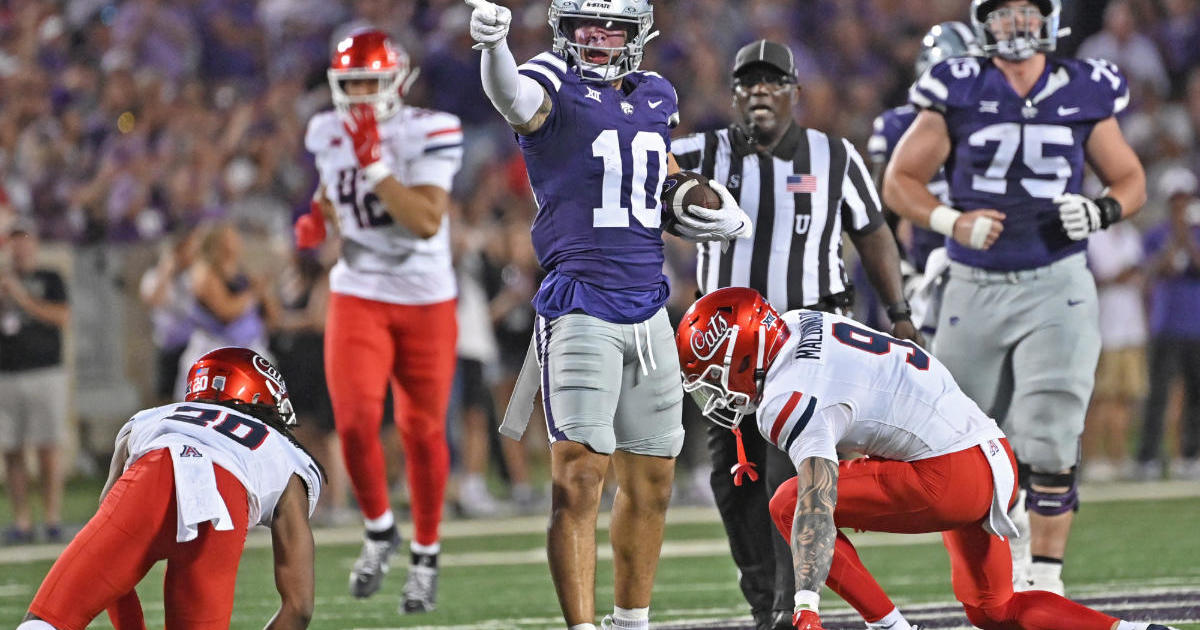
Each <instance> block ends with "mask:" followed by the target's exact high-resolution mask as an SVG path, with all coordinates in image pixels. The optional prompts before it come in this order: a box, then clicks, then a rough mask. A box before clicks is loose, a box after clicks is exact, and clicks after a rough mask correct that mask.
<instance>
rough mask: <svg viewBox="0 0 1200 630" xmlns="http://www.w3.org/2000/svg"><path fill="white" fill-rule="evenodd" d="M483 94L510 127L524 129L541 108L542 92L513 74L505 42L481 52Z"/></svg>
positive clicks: (535, 84)
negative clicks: (520, 126) (515, 126)
mask: <svg viewBox="0 0 1200 630" xmlns="http://www.w3.org/2000/svg"><path fill="white" fill-rule="evenodd" d="M480 73H481V75H482V78H483V91H484V93H485V94H487V96H488V99H489V100H491V101H492V105H493V106H495V108H496V111H498V112H500V115H501V116H504V120H507V121H508V122H509V124H512V125H524V124H525V123H527V122H529V121H530V120H533V115H534V114H536V113H537V111H538V109H539V108H540V107H541V106H542V101H544V100H545V98H546V90H545V89H543V88H542V86H541V85H540V84H539V83H538V82H537V81H534V80H533V79H531V78H529V77H527V76H522V75H521V74H520V73H518V72H517V61H516V59H514V58H513V55H512V51H510V50H509V49H508V43H507V42H500V44H499V45H497V46H496V47H495V48H487V49H484V51H483V63H482V65H481V66H480Z"/></svg>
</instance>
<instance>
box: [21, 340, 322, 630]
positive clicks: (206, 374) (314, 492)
mask: <svg viewBox="0 0 1200 630" xmlns="http://www.w3.org/2000/svg"><path fill="white" fill-rule="evenodd" d="M187 383H188V386H187V394H186V396H185V398H184V400H185V401H186V402H185V403H174V404H170V405H165V406H162V407H156V408H153V409H147V410H145V411H142V412H140V413H138V414H137V415H135V416H134V417H133V418H132V419H131V420H130V421H129V422H127V423H126V424H125V426H123V427H121V430H120V431H119V432H118V433H117V440H116V450H115V451H114V453H113V459H112V465H111V466H110V468H109V474H108V481H106V482H105V484H104V490H103V491H102V492H101V495H100V496H101V503H100V508H99V509H98V510H97V511H96V515H95V516H93V517H92V519H91V520H90V521H88V523H87V525H85V526H84V528H83V530H82V531H80V532H79V534H78V535H77V536H75V538H74V540H72V541H71V544H69V545H67V548H66V549H65V550H64V551H63V553H62V555H61V556H59V558H58V560H57V561H56V562H55V563H54V566H52V567H50V573H49V574H48V575H46V579H45V580H43V581H42V585H41V587H40V588H39V589H38V592H37V595H35V596H34V598H33V603H32V604H30V605H29V614H27V615H26V616H25V622H24V623H22V624H21V625H19V626H17V628H18V630H55V629H57V630H82V629H83V628H85V627H87V625H88V623H90V622H91V620H92V619H93V618H94V617H95V616H96V615H97V614H99V613H100V611H101V610H104V609H105V608H107V609H108V612H109V618H110V619H111V620H112V622H113V626H114V627H115V628H116V629H117V630H145V628H146V623H145V620H144V619H143V618H142V609H141V604H140V603H139V601H138V597H137V591H135V590H134V587H135V586H136V585H137V583H138V582H139V581H140V580H141V579H142V577H143V576H144V575H145V574H146V572H147V571H149V570H150V568H151V567H152V566H153V565H154V564H155V563H156V562H158V561H159V560H166V561H167V572H166V577H165V582H164V588H163V591H164V593H163V595H164V599H165V607H166V627H167V628H189V629H211V630H217V629H222V630H224V629H227V628H229V621H230V618H231V616H232V614H233V592H234V585H235V583H236V582H237V567H238V561H239V560H240V559H241V556H242V547H243V545H244V544H245V542H246V530H247V529H248V528H249V527H251V526H253V525H257V524H262V525H266V526H268V527H270V528H271V537H272V540H273V547H274V550H275V585H276V588H277V589H278V590H279V595H280V597H281V598H282V600H283V601H282V604H281V605H280V607H279V611H278V612H276V613H275V616H274V617H273V618H272V619H271V621H270V622H269V623H268V624H267V628H268V630H283V629H289V630H290V629H293V628H305V627H307V626H308V620H309V618H311V617H312V610H313V592H314V589H315V577H314V574H313V554H314V550H313V537H312V530H311V529H309V525H308V517H309V516H310V515H311V514H312V511H313V508H315V507H316V505H317V498H318V497H319V496H320V494H321V484H322V483H323V481H324V473H323V471H322V470H321V468H320V465H319V464H318V463H317V462H316V460H315V459H313V458H312V457H311V456H310V455H309V454H308V453H307V452H306V451H305V450H304V448H303V447H301V446H300V445H299V444H298V443H297V442H296V441H295V438H293V437H292V435H291V430H290V427H292V426H295V424H296V415H295V414H294V413H293V412H292V404H291V401H290V400H289V398H288V392H287V386H286V385H285V384H284V382H283V377H282V376H280V374H279V372H278V371H277V370H276V369H275V367H274V366H272V365H271V364H270V363H269V362H268V361H267V360H266V359H264V358H263V357H262V355H260V354H258V353H256V352H254V351H253V350H250V349H248V348H237V347H228V348H218V349H216V350H213V351H211V352H209V353H207V354H205V355H204V356H202V357H200V358H199V359H198V360H197V361H196V362H195V363H194V364H192V367H191V369H190V370H188V375H187Z"/></svg>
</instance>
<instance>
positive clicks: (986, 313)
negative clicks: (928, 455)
mask: <svg viewBox="0 0 1200 630" xmlns="http://www.w3.org/2000/svg"><path fill="white" fill-rule="evenodd" d="M933 354H934V356H936V357H937V358H938V359H939V360H941V362H942V363H944V364H945V365H946V367H947V368H948V369H949V370H950V372H951V374H953V375H954V378H955V380H956V381H958V385H959V386H960V387H961V388H962V389H963V391H964V392H965V393H966V394H967V395H968V396H970V397H971V398H972V399H973V400H974V401H975V402H976V403H977V404H978V405H979V407H980V408H981V409H983V411H984V412H985V413H987V414H988V415H990V416H991V417H993V418H995V419H997V421H999V422H1000V426H1001V427H1002V428H1003V429H1004V432H1005V433H1007V434H1008V439H1009V441H1010V442H1011V443H1012V446H1013V450H1014V451H1015V452H1016V455H1017V457H1018V458H1019V459H1020V460H1021V462H1022V463H1025V464H1028V465H1029V466H1030V467H1031V468H1032V469H1033V470H1034V471H1035V472H1044V473H1054V472H1058V471H1060V470H1065V469H1067V468H1070V467H1071V466H1074V465H1075V464H1076V463H1077V460H1078V457H1079V436H1080V435H1081V434H1082V433H1083V419H1084V415H1085V413H1086V411H1087V406H1088V401H1089V400H1090V398H1091V395H1092V385H1093V382H1094V379H1095V373H1096V362H1097V360H1098V359H1099V357H1100V324H1099V319H1098V310H1097V299H1096V283H1095V281H1094V280H1093V278H1092V274H1091V272H1090V271H1088V268H1087V264H1086V259H1085V257H1084V254H1082V253H1080V254H1076V255H1072V256H1068V257H1067V258H1064V259H1062V260H1059V261H1056V262H1054V263H1052V264H1050V265H1047V266H1045V267H1038V268H1036V269H1029V270H1023V271H1013V272H997V271H988V270H985V269H979V268H975V267H970V266H967V265H963V264H960V263H954V262H952V263H951V266H950V279H949V281H948V282H947V284H946V292H945V295H944V298H943V301H942V311H941V315H940V316H939V317H938V332H937V336H936V338H935V339H934V342H933Z"/></svg>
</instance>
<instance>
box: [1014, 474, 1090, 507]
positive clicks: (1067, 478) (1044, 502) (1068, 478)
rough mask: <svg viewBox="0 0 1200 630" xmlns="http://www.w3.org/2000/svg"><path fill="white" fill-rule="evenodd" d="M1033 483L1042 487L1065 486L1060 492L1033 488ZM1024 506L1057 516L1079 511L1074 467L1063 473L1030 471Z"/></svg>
mask: <svg viewBox="0 0 1200 630" xmlns="http://www.w3.org/2000/svg"><path fill="white" fill-rule="evenodd" d="M1033 484H1037V485H1039V486H1042V487H1046V486H1050V487H1066V488H1067V489H1066V490H1065V491H1062V492H1045V491H1040V490H1035V489H1034V488H1033ZM1025 507H1026V508H1027V509H1028V510H1029V511H1030V512H1033V513H1035V514H1041V515H1042V516H1058V515H1059V514H1066V513H1067V512H1073V511H1079V487H1078V485H1077V481H1076V478H1075V467H1074V466H1072V467H1071V470H1069V471H1067V472H1065V473H1039V472H1030V474H1029V489H1028V490H1027V494H1026V496H1025Z"/></svg>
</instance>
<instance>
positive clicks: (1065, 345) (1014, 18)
mask: <svg viewBox="0 0 1200 630" xmlns="http://www.w3.org/2000/svg"><path fill="white" fill-rule="evenodd" d="M1060 4H1061V3H1060V0H1036V1H1031V0H974V1H973V2H972V4H971V23H972V26H973V28H974V30H975V35H976V38H977V39H978V41H979V44H980V47H981V48H982V50H983V53H984V55H986V56H985V57H959V58H954V59H948V60H946V61H943V62H941V63H938V64H936V65H934V66H933V67H932V68H930V69H929V70H928V71H926V72H925V73H924V74H923V75H921V77H920V78H919V79H917V81H916V83H915V84H914V85H913V87H912V89H911V90H910V91H909V100H910V102H911V103H912V104H913V105H914V106H916V107H917V108H919V109H920V110H921V111H920V113H919V114H917V117H916V119H915V120H914V121H913V123H912V126H911V127H910V128H909V130H908V132H907V133H906V134H905V135H904V137H903V138H901V140H900V144H899V145H898V146H897V147H896V150H895V153H894V154H893V155H892V160H891V162H890V164H889V165H888V168H887V171H886V172H885V175H884V186H883V195H884V201H885V202H886V203H887V204H888V206H889V207H891V208H892V209H893V210H895V211H896V212H898V213H899V214H900V215H901V216H903V217H904V218H907V219H909V220H910V221H912V222H913V223H914V224H915V225H917V226H920V227H930V228H932V229H933V230H934V231H936V232H939V233H941V234H944V235H946V236H947V237H949V238H947V239H946V247H947V252H948V254H949V257H950V261H951V263H950V278H949V280H948V281H947V284H946V288H945V293H944V297H943V302H942V308H941V313H940V316H939V318H938V332H937V336H936V337H935V339H934V344H933V352H934V354H935V355H937V357H938V358H939V359H941V361H942V362H943V363H944V364H945V365H946V366H947V367H948V368H950V371H951V372H952V373H953V374H954V377H955V379H956V380H957V381H958V382H959V384H960V385H961V386H962V388H963V390H965V391H966V392H967V394H968V395H969V396H971V397H972V398H973V399H974V400H975V401H976V402H978V403H979V405H980V406H981V407H982V408H983V409H984V411H986V412H988V414H989V415H990V416H992V417H993V418H997V419H1000V420H1001V423H1002V425H1003V427H1004V429H1005V432H1006V433H1007V434H1008V435H1009V437H1010V439H1011V440H1012V444H1013V449H1014V451H1015V452H1016V455H1017V459H1018V460H1019V462H1020V464H1021V466H1020V469H1021V477H1022V484H1023V486H1024V488H1025V490H1026V493H1027V496H1026V500H1025V501H1024V502H1018V503H1019V504H1022V503H1023V504H1024V506H1026V507H1027V508H1028V522H1029V525H1030V529H1031V536H1022V537H1020V538H1019V539H1016V540H1014V541H1013V542H1014V549H1013V551H1014V553H1013V555H1014V564H1015V565H1016V564H1018V563H1019V564H1020V565H1022V566H1017V567H1016V568H1017V569H1018V570H1019V571H1022V570H1023V569H1024V565H1025V563H1024V562H1022V561H1021V558H1020V557H1021V556H1023V555H1024V556H1025V557H1029V556H1028V555H1026V554H1027V553H1031V554H1032V558H1031V560H1032V564H1031V565H1030V568H1029V570H1028V572H1027V573H1025V572H1024V571H1022V574H1017V573H1016V572H1015V573H1014V581H1016V582H1018V584H1017V586H1018V587H1023V588H1038V589H1043V590H1051V591H1055V592H1059V593H1061V592H1062V590H1063V586H1062V579H1061V571H1062V561H1063V555H1064V553H1065V551H1066V542H1067V536H1068V534H1069V533H1070V528H1071V521H1072V517H1073V514H1074V511H1075V509H1076V508H1077V507H1078V505H1079V496H1078V494H1077V491H1076V476H1075V470H1076V464H1077V463H1078V458H1079V436H1080V434H1081V433H1082V430H1083V418H1084V412H1085V410H1086V408H1087V403H1088V400H1089V399H1090V397H1091V393H1092V384H1093V377H1094V373H1095V369H1096V360H1097V358H1098V356H1099V352H1100V333H1099V323H1098V319H1097V304H1096V285H1095V282H1094V281H1093V279H1092V277H1091V273H1090V272H1089V271H1088V269H1087V263H1086V258H1085V249H1086V247H1087V242H1086V241H1087V237H1088V234H1090V233H1092V232H1095V231H1097V230H1102V229H1104V228H1106V227H1108V226H1109V225H1112V224H1113V223H1115V222H1117V221H1120V220H1121V219H1123V218H1126V217H1128V216H1129V215H1131V214H1133V213H1134V212H1137V210H1138V209H1139V208H1140V207H1141V205H1142V204H1143V203H1144V201H1145V198H1146V192H1145V173H1144V172H1143V171H1142V166H1141V164H1140V163H1139V162H1138V159H1137V156H1136V155H1135V154H1134V152H1133V150H1132V149H1131V148H1130V147H1129V144H1128V143H1127V142H1126V141H1125V138H1124V136H1122V134H1121V129H1120V127H1118V126H1117V121H1116V118H1115V116H1116V115H1117V114H1118V113H1120V112H1121V111H1122V110H1124V109H1125V107H1126V106H1127V105H1128V104H1129V86H1128V84H1127V82H1126V80H1125V78H1124V76H1123V75H1122V74H1121V72H1120V71H1119V70H1118V69H1117V67H1116V66H1114V65H1113V64H1111V63H1109V62H1107V61H1104V60H1099V59H1087V60H1083V59H1066V58H1056V57H1051V56H1048V55H1047V54H1046V53H1048V52H1052V51H1053V50H1054V48H1055V43H1056V40H1057V37H1058V34H1059V27H1058V26H1059V25H1058V20H1059V11H1060V8H1061V7H1060ZM1085 161H1086V163H1087V164H1089V165H1091V167H1092V169H1093V170H1094V171H1095V172H1096V174H1097V175H1099V177H1100V179H1101V181H1102V182H1103V183H1104V185H1105V186H1106V188H1105V190H1104V192H1102V193H1101V195H1100V196H1098V197H1096V198H1089V197H1086V196H1084V195H1082V194H1081V193H1082V184H1083V175H1084V163H1085ZM943 163H944V164H945V169H946V179H947V181H948V182H949V184H950V202H951V203H949V204H948V203H943V202H942V201H940V200H938V198H937V197H935V196H934V195H932V194H931V193H930V192H929V190H928V188H927V184H928V183H929V181H930V180H931V179H932V178H933V176H934V174H935V173H936V172H937V169H938V167H939V166H940V165H942V164H943ZM1015 516H1016V519H1015V520H1018V522H1019V521H1021V520H1022V519H1023V518H1024V514H1017V515H1015ZM1025 541H1028V542H1029V544H1030V547H1029V551H1028V552H1024V550H1023V549H1022V548H1021V546H1020V543H1023V542H1025Z"/></svg>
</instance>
